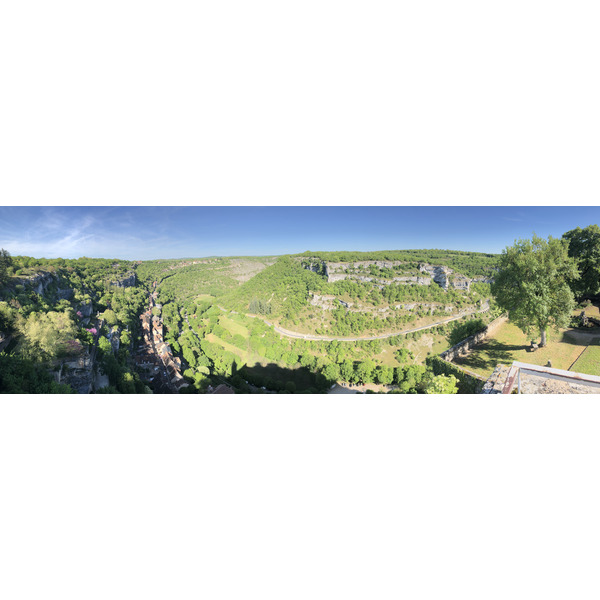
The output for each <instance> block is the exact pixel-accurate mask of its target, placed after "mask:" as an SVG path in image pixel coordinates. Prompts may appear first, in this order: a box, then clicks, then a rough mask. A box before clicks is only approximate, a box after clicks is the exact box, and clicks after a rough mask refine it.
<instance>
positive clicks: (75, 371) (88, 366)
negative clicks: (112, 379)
mask: <svg viewBox="0 0 600 600" xmlns="http://www.w3.org/2000/svg"><path fill="white" fill-rule="evenodd" d="M56 379H57V381H58V383H67V384H69V385H70V386H71V387H72V388H73V389H74V390H75V391H76V392H77V393H79V394H89V393H90V392H91V391H92V383H93V379H94V374H93V372H92V360H91V357H90V355H89V354H87V353H86V354H84V355H83V356H81V357H79V358H77V359H73V360H70V361H67V362H65V363H64V364H63V366H62V369H61V371H60V372H59V373H57V374H56Z"/></svg>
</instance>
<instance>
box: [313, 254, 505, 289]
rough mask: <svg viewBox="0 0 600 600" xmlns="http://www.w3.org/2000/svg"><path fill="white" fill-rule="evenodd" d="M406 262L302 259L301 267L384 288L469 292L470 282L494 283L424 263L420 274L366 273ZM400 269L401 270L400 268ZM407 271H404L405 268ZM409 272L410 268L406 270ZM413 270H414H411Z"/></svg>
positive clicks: (329, 278) (332, 278)
mask: <svg viewBox="0 0 600 600" xmlns="http://www.w3.org/2000/svg"><path fill="white" fill-rule="evenodd" d="M402 265H404V266H405V267H406V265H407V263H406V262H405V261H401V260H387V261H386V260H362V261H354V262H347V263H342V262H330V263H327V262H323V263H321V262H314V261H312V262H309V261H307V262H304V263H303V266H304V268H306V269H309V270H310V271H314V272H316V273H323V274H324V275H325V276H326V277H327V281H328V282H329V283H334V282H336V281H344V280H346V279H350V280H352V281H360V282H362V283H372V284H374V285H376V286H377V287H379V288H380V289H383V286H385V285H391V284H393V283H400V284H405V285H431V284H432V283H433V282H434V283H437V284H438V285H439V286H440V287H441V288H442V289H444V290H448V289H449V288H451V287H452V288H454V289H457V290H463V291H467V292H468V291H469V289H470V287H471V283H479V282H481V283H493V281H494V280H493V278H490V277H481V276H480V277H474V278H469V277H465V276H464V275H461V274H460V273H455V272H454V271H453V270H452V269H450V268H449V267H445V266H442V265H430V264H427V263H421V264H419V272H420V273H421V274H422V275H402V276H399V277H392V278H389V277H388V278H384V277H377V276H376V274H375V275H373V274H372V273H371V272H370V271H367V273H366V274H365V273H364V271H365V269H369V270H370V269H371V267H377V268H381V269H393V268H395V267H399V266H402ZM400 272H402V270H400ZM405 272H406V270H405ZM408 272H409V273H410V272H411V269H409V270H408ZM413 272H414V271H413Z"/></svg>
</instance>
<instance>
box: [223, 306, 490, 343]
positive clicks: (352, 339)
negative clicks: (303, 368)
mask: <svg viewBox="0 0 600 600" xmlns="http://www.w3.org/2000/svg"><path fill="white" fill-rule="evenodd" d="M219 308H220V309H221V310H223V311H226V312H229V311H227V309H225V308H223V307H222V306H219ZM489 309H490V304H489V301H488V300H486V301H485V303H484V304H483V306H482V308H480V309H479V310H471V311H468V312H465V313H463V314H461V315H457V316H455V317H450V318H449V319H444V320H443V321H437V322H436V323H431V324H430V325H423V326H422V327H415V328H414V329H404V330H402V331H394V332H392V333H384V334H382V335H372V336H366V337H337V336H331V337H329V336H324V335H312V334H310V333H298V332H297V331H289V330H288V329H283V328H282V327H279V326H278V325H274V324H273V323H271V322H270V321H267V320H266V319H265V318H263V317H260V316H258V315H246V316H247V317H252V318H256V319H260V320H261V321H263V322H264V323H266V324H267V325H268V326H269V327H273V329H275V331H276V332H277V333H279V334H281V335H284V336H285V337H290V338H296V339H299V340H311V341H314V342H361V341H363V342H368V341H370V340H384V339H386V338H390V337H394V336H396V335H405V334H407V333H414V332H415V331H423V330H425V329H431V328H433V327H438V325H445V324H446V323H451V322H452V321H458V320H459V319H462V318H463V317H468V316H470V315H475V314H479V313H484V312H487V311H488V310H489ZM233 312H235V311H233ZM236 314H237V313H236Z"/></svg>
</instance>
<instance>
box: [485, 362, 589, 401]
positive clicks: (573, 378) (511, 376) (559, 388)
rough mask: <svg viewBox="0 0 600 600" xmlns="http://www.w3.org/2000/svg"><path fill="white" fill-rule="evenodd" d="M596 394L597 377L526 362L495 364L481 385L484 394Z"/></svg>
mask: <svg viewBox="0 0 600 600" xmlns="http://www.w3.org/2000/svg"><path fill="white" fill-rule="evenodd" d="M513 392H514V393H518V394H598V393H600V377H597V376H595V375H587V374H585V373H575V372H573V371H564V370H562V369H553V368H551V367H540V366H539V365H532V364H529V363H522V362H517V361H515V362H513V363H512V365H511V366H510V367H507V366H505V365H498V366H497V367H496V369H495V371H494V372H493V373H492V375H491V376H490V377H489V379H488V380H487V381H486V383H485V385H484V387H483V393H484V394H511V393H513Z"/></svg>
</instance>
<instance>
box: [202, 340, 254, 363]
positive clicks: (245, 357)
mask: <svg viewBox="0 0 600 600" xmlns="http://www.w3.org/2000/svg"><path fill="white" fill-rule="evenodd" d="M206 339H207V340H208V341H209V342H210V343H211V344H219V345H220V346H223V348H225V350H227V351H228V352H231V353H232V354H235V355H236V356H239V357H240V358H241V359H242V360H243V361H244V363H246V364H247V363H248V357H249V355H250V354H251V353H250V352H247V351H245V350H240V349H239V348H237V347H236V346H234V345H233V344H230V343H229V342H225V341H223V340H222V339H221V338H218V337H217V336H216V335H215V334H214V333H209V334H208V335H207V336H206Z"/></svg>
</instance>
